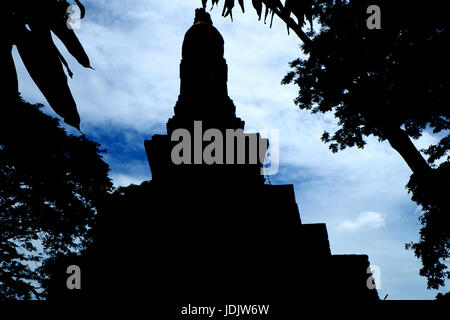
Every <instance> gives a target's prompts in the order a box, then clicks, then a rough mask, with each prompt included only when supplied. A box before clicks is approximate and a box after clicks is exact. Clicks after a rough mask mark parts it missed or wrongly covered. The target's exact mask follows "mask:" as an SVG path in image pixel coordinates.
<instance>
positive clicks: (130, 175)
mask: <svg viewBox="0 0 450 320" xmlns="http://www.w3.org/2000/svg"><path fill="white" fill-rule="evenodd" d="M83 3H84V4H85V6H86V18H85V19H84V20H82V22H81V28H80V29H79V30H76V32H77V35H78V37H79V38H80V41H81V42H82V44H83V45H84V47H85V49H86V52H87V53H88V55H89V57H90V59H91V64H92V66H93V67H94V68H95V71H94V70H90V69H83V68H82V67H81V66H79V65H78V64H77V62H76V61H75V60H74V59H73V58H71V57H70V56H69V55H68V53H67V51H66V50H65V49H64V48H63V47H62V46H61V44H60V43H59V42H58V41H56V42H57V44H58V47H60V48H61V51H62V53H63V54H64V55H65V56H66V57H67V60H68V62H69V64H70V67H71V69H72V71H73V72H74V78H73V79H70V80H69V84H70V87H71V89H72V92H73V95H74V98H75V100H76V101H77V105H78V109H79V113H80V116H81V120H82V123H81V128H82V130H83V132H84V133H86V135H87V136H88V137H89V138H91V139H93V140H95V141H97V142H99V143H101V144H102V146H103V147H104V148H106V149H107V151H108V153H107V154H106V156H105V160H106V161H107V162H108V164H109V165H110V167H111V173H110V174H111V177H112V179H113V181H114V183H115V185H116V186H119V185H123V186H126V185H129V184H130V183H136V184H139V183H140V182H142V181H144V180H150V179H151V172H150V169H149V167H148V163H147V160H146V155H145V150H144V140H145V139H149V138H151V136H152V135H153V134H161V133H166V132H165V123H166V121H167V119H168V118H169V117H171V116H172V115H173V107H174V105H175V102H176V100H177V97H178V91H179V74H178V71H179V62H180V58H181V45H182V41H183V37H184V33H185V32H186V30H187V29H188V28H189V27H190V26H191V25H192V23H193V18H194V10H195V8H197V7H199V6H200V5H201V1H200V0H190V1H186V0H170V1H164V0H130V1H107V0H96V1H83ZM247 3H249V2H248V1H247ZM248 6H249V5H248ZM221 11H222V10H221V8H215V9H214V10H212V11H211V16H212V19H213V21H214V25H215V26H216V28H218V29H219V31H220V32H221V33H222V35H223V37H224V39H225V58H226V59H227V63H228V68H229V84H228V88H229V94H230V97H231V98H232V99H233V101H234V102H235V104H236V107H237V115H238V116H239V117H241V118H242V119H243V120H245V121H246V128H251V129H269V130H270V129H278V130H279V131H280V171H279V172H278V174H276V175H274V176H271V178H270V180H271V182H272V184H284V183H292V184H294V187H295V193H296V200H297V203H298V205H299V210H300V214H301V219H302V221H303V222H304V223H321V222H325V223H326V224H327V228H328V234H329V239H330V244H331V250H332V253H333V254H346V253H364V254H367V255H369V258H370V262H371V263H372V264H373V265H377V266H378V267H379V268H380V271H381V273H380V278H381V289H380V290H379V295H380V297H381V298H383V297H384V296H385V295H386V294H389V297H388V299H432V298H434V297H435V295H436V293H437V292H438V291H435V290H427V289H426V279H425V278H423V277H420V276H419V274H418V273H419V269H420V266H421V265H420V261H419V260H418V259H417V258H415V257H414V255H413V253H412V252H410V251H406V250H405V249H404V244H405V243H407V242H410V241H416V240H417V239H418V232H419V229H420V224H419V221H418V217H419V214H420V210H419V209H418V208H417V206H416V205H415V203H413V202H412V201H411V200H410V196H409V195H408V193H407V191H406V189H405V184H406V183H407V181H408V179H409V176H410V174H411V172H410V170H409V168H408V167H407V165H406V163H405V162H404V161H403V159H402V158H401V157H400V156H399V155H398V153H397V152H396V151H395V150H393V149H392V148H391V147H390V146H389V144H388V143H386V142H378V140H377V139H375V138H368V139H367V145H366V147H365V149H364V150H360V149H349V150H344V151H341V152H339V153H337V154H333V153H331V151H330V150H329V149H328V146H327V145H325V144H323V143H322V142H321V140H320V137H321V135H322V132H323V130H328V131H334V130H336V128H337V126H336V125H335V123H337V120H336V119H334V118H333V116H332V115H328V114H327V115H323V114H315V115H312V114H310V113H308V112H307V111H302V110H299V109H298V108H297V107H296V106H295V105H294V103H293V100H294V98H295V97H296V96H297V90H298V89H297V88H296V87H295V86H293V85H290V86H282V85H281V84H280V82H281V80H282V78H283V76H284V75H285V74H286V73H287V71H288V70H289V67H288V62H289V61H292V60H294V59H295V58H298V57H299V56H301V54H302V53H301V51H300V49H299V45H300V41H299V40H298V38H297V37H296V36H295V35H294V34H293V33H291V35H290V36H289V35H288V34H287V32H286V27H285V26H284V25H283V24H282V23H281V22H280V21H278V20H277V19H276V18H275V19H274V25H273V27H272V29H269V26H268V25H265V24H264V23H263V22H262V21H261V22H258V21H257V16H256V14H255V13H254V10H253V9H252V8H250V7H249V8H247V12H246V13H245V14H242V13H241V12H240V10H238V8H236V10H235V12H234V14H233V17H234V22H231V21H230V19H229V18H226V19H224V18H222V17H220V13H221ZM14 57H15V61H16V66H17V69H18V75H19V83H20V91H21V92H22V95H23V97H24V98H25V99H26V100H28V101H30V102H42V103H44V104H46V100H45V98H44V97H43V96H42V94H41V93H40V92H39V90H38V89H37V88H36V86H35V85H34V83H33V82H32V80H31V78H30V77H29V76H28V74H27V72H26V70H25V69H24V67H23V65H22V63H21V61H20V58H19V57H18V55H17V52H15V56H14ZM46 105H47V104H46ZM44 111H45V112H47V113H49V114H52V115H55V114H54V112H53V111H52V110H51V109H50V108H48V107H47V106H46V107H45V109H44ZM68 131H69V132H70V133H73V134H76V132H75V131H74V130H72V129H70V128H68ZM437 140H438V138H437V137H433V136H432V135H431V134H430V133H428V132H425V133H424V135H423V137H422V138H421V139H419V140H418V141H414V143H415V144H416V145H417V146H418V147H419V148H423V147H426V146H428V145H430V144H432V143H435V142H436V141H437ZM336 276H338V275H336ZM448 290H449V289H448V286H447V287H445V288H443V289H441V290H440V291H439V292H446V291H448Z"/></svg>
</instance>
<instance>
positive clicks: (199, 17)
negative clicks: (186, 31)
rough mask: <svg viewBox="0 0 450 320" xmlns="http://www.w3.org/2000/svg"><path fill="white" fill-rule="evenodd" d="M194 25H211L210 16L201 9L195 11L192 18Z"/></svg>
mask: <svg viewBox="0 0 450 320" xmlns="http://www.w3.org/2000/svg"><path fill="white" fill-rule="evenodd" d="M194 24H210V25H212V24H213V22H212V20H211V16H210V15H209V13H208V12H206V11H205V9H203V8H199V9H195V18H194Z"/></svg>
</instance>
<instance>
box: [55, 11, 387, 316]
mask: <svg viewBox="0 0 450 320" xmlns="http://www.w3.org/2000/svg"><path fill="white" fill-rule="evenodd" d="M200 122H201V127H202V131H203V132H206V131H207V130H208V129H214V130H215V133H216V134H217V133H221V134H222V135H224V136H226V134H227V130H232V131H234V132H236V131H239V130H243V129H244V125H245V123H244V121H243V120H241V119H239V118H238V117H236V107H235V105H234V103H233V101H232V100H231V99H230V97H229V96H228V92H227V64H226V61H225V59H224V41H223V38H222V36H221V35H220V33H219V31H218V30H217V29H216V28H214V27H213V25H212V21H211V18H210V17H209V14H207V13H206V12H205V11H204V10H203V9H197V10H196V16H195V20H194V25H193V26H192V27H191V28H190V29H189V30H188V31H187V32H186V35H185V37H184V41H183V47H182V60H181V63H180V94H179V96H178V101H177V103H176V105H175V108H174V116H173V117H171V118H170V119H169V120H168V122H167V125H166V127H167V135H154V136H153V137H152V138H151V139H150V140H146V141H145V149H146V152H147V156H148V161H149V165H150V169H151V172H152V180H151V181H145V182H143V183H142V184H141V185H140V186H129V187H127V188H126V190H119V192H117V193H115V194H114V195H113V198H112V199H110V201H108V202H107V206H106V208H105V210H104V212H103V213H102V214H100V215H99V217H98V228H97V230H96V233H97V237H96V245H95V246H94V247H93V248H92V249H91V250H90V251H89V253H88V255H87V256H86V258H83V259H84V260H82V261H81V262H76V261H75V262H72V261H71V262H70V263H71V264H81V265H82V266H83V267H82V269H83V270H88V271H87V272H86V273H84V274H87V276H86V277H85V278H84V279H85V280H84V281H85V282H86V283H83V284H82V286H83V288H85V291H83V292H81V295H83V294H84V295H85V296H84V298H86V299H98V298H99V297H101V298H102V299H104V300H105V301H108V303H109V301H112V300H116V299H120V300H123V299H129V300H131V301H139V302H140V305H141V306H146V305H147V304H153V307H154V308H159V311H160V312H161V313H162V314H167V313H169V314H172V315H175V314H174V312H175V311H174V310H175V309H174V308H177V306H180V305H181V304H186V305H187V304H189V303H197V304H200V305H201V304H211V303H215V304H225V303H244V304H248V303H270V304H276V303H282V304H283V309H286V308H289V307H290V308H298V307H301V306H302V305H303V306H305V305H306V302H305V301H306V300H308V301H314V302H324V303H327V302H333V301H337V300H338V301H342V300H344V301H347V302H349V301H361V300H362V301H375V300H378V294H377V291H376V290H375V289H370V287H371V286H370V284H371V279H370V276H371V274H370V271H369V269H368V268H369V260H368V257H367V256H366V255H333V254H331V250H330V244H329V241H328V234H327V229H326V225H325V224H324V223H315V224H304V223H302V221H301V219H300V213H299V210H298V206H297V203H296V199H295V193H294V188H293V185H292V184H289V185H272V184H266V183H265V179H264V175H262V174H261V173H262V171H261V169H262V168H263V164H264V157H262V159H260V158H259V157H257V160H256V161H255V159H254V158H252V157H251V155H252V153H255V152H257V154H258V155H259V154H262V155H263V156H264V155H265V152H266V151H267V148H268V145H269V144H268V143H269V142H268V141H267V139H265V138H262V137H261V136H260V135H259V134H257V133H245V134H243V136H244V137H243V140H241V141H244V142H243V145H241V147H239V146H238V145H239V143H236V145H234V146H233V147H232V148H227V147H226V145H225V143H224V144H223V150H217V149H216V150H215V152H216V153H222V156H223V158H224V159H226V158H227V156H228V158H229V159H231V160H233V161H230V163H227V162H226V161H223V163H217V162H214V163H211V164H208V163H205V162H204V161H203V160H204V159H200V160H201V161H200V162H198V161H196V160H199V159H195V157H198V155H199V154H198V153H200V155H202V152H203V151H204V149H205V148H207V146H208V145H209V144H210V143H211V142H212V141H206V142H205V141H202V143H201V144H200V145H198V144H197V145H196V144H195V143H192V145H191V146H190V149H189V150H186V149H185V150H184V151H183V157H184V156H185V157H184V159H185V160H186V162H187V163H184V162H180V163H175V162H176V161H174V159H173V150H174V148H176V146H177V145H178V144H179V143H180V140H178V139H173V135H174V134H175V133H176V132H177V130H178V132H180V130H181V132H184V133H187V134H188V135H190V136H195V135H196V134H198V132H196V130H198V127H196V124H199V123H200ZM200 134H202V133H200ZM175 135H176V134H175ZM240 138H241V139H242V136H241V137H240ZM233 139H236V140H238V139H239V136H236V137H233ZM211 140H212V139H211ZM242 146H243V147H242ZM242 150H244V153H245V156H244V157H241V155H240V154H239V153H240V152H241V153H242ZM255 150H256V151H255ZM185 152H186V154H185ZM230 153H232V156H230ZM216 155H217V154H216ZM200 158H202V157H200ZM239 159H240V161H238V160H239ZM219 162H220V161H219ZM330 214H332V213H330ZM66 265H67V263H65V264H64V263H63V264H62V266H63V268H60V270H59V271H58V272H59V273H58V274H59V278H58V277H57V278H56V280H55V281H53V284H52V285H53V287H52V288H51V290H50V292H51V296H52V297H53V298H54V299H61V298H62V297H69V298H70V297H72V296H73V295H74V294H77V293H74V292H69V291H68V290H67V289H66V286H65V279H66V273H65V267H66ZM368 284H369V285H368ZM86 288H87V289H86ZM86 292H87V293H86ZM82 298H83V297H82ZM152 310H153V309H152ZM279 310H280V309H279ZM167 318H170V319H172V318H175V317H171V316H167Z"/></svg>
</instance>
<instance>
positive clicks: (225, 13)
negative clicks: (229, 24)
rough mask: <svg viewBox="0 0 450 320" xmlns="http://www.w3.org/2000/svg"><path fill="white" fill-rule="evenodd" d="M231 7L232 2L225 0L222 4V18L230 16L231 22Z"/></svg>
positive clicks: (231, 0)
mask: <svg viewBox="0 0 450 320" xmlns="http://www.w3.org/2000/svg"><path fill="white" fill-rule="evenodd" d="M233 7H234V0H225V2H224V4H223V10H222V16H223V17H227V16H228V15H230V18H231V20H233Z"/></svg>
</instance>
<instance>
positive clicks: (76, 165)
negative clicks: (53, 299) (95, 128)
mask: <svg viewBox="0 0 450 320" xmlns="http://www.w3.org/2000/svg"><path fill="white" fill-rule="evenodd" d="M39 108H40V105H31V104H29V103H26V102H24V101H22V100H17V101H15V102H11V103H8V104H6V105H5V107H4V108H3V114H2V117H1V118H0V300H5V299H18V298H19V299H31V298H42V297H44V296H45V294H46V293H45V291H42V290H39V289H37V288H39V287H42V285H44V284H45V280H46V278H47V277H48V274H46V272H45V269H44V268H38V269H36V270H34V268H32V267H30V263H33V262H34V263H37V265H39V264H40V263H42V262H45V260H46V259H52V258H54V257H56V256H57V255H61V254H62V255H73V254H74V252H76V251H78V250H81V249H83V248H85V247H86V246H88V244H89V243H91V241H92V230H93V226H94V223H95V218H96V214H97V211H98V210H99V208H100V207H101V206H102V203H103V201H104V199H105V197H106V195H107V194H108V192H109V191H111V190H112V183H111V181H110V179H109V177H108V171H109V168H108V165H107V164H106V163H105V162H104V161H103V160H102V158H101V154H102V153H103V152H104V151H103V150H101V149H100V148H99V145H98V144H97V143H95V142H92V141H90V140H88V139H86V138H85V137H84V136H82V137H75V136H72V135H67V134H66V132H65V130H64V129H62V128H61V127H59V126H58V124H59V121H58V120H57V119H55V118H52V117H50V116H48V115H45V114H44V113H42V112H41V111H40V110H39ZM40 247H42V249H41V248H40ZM30 280H34V281H30ZM37 282H40V283H41V286H39V285H38V284H37ZM44 288H45V287H44Z"/></svg>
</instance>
